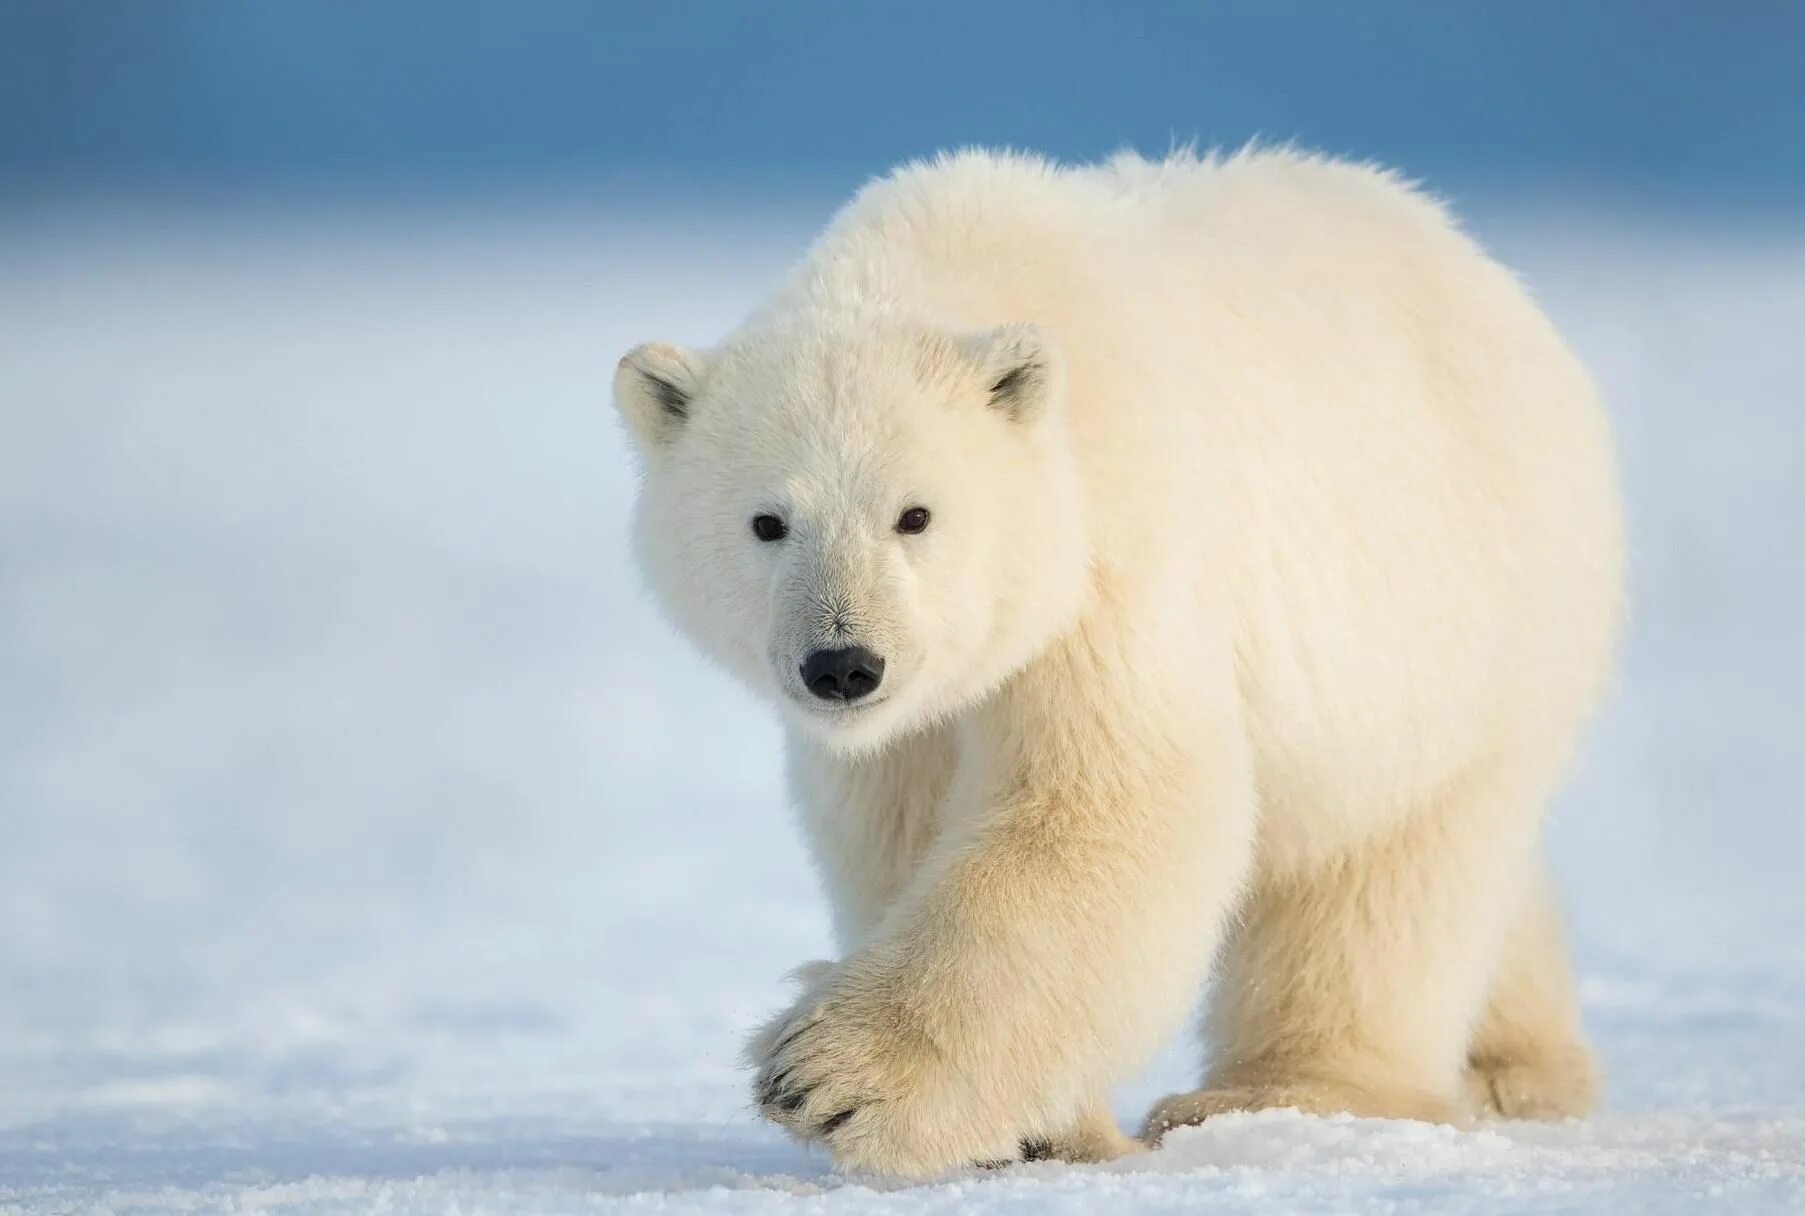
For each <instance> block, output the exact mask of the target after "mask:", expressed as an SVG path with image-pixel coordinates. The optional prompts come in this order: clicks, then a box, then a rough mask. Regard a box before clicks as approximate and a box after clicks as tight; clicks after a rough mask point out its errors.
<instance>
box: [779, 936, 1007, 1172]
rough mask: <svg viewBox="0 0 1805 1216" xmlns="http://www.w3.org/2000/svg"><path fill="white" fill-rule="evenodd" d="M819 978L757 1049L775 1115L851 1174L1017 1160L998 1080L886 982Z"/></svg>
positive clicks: (816, 976)
mask: <svg viewBox="0 0 1805 1216" xmlns="http://www.w3.org/2000/svg"><path fill="white" fill-rule="evenodd" d="M807 979H808V991H806V992H805V993H804V994H803V996H802V998H801V999H800V1000H799V1001H797V1002H796V1004H795V1005H794V1006H792V1008H791V1009H790V1010H789V1012H787V1013H785V1014H784V1015H782V1016H781V1017H779V1018H777V1019H776V1020H774V1021H773V1022H772V1023H771V1024H770V1025H769V1026H767V1027H766V1028H765V1029H764V1030H762V1031H761V1032H759V1034H757V1035H755V1036H754V1037H753V1040H752V1044H751V1046H750V1047H749V1049H748V1055H749V1056H751V1057H752V1063H753V1065H754V1066H755V1067H756V1069H757V1075H756V1077H755V1079H754V1082H753V1094H754V1097H755V1098H756V1100H757V1103H758V1108H759V1112H760V1113H761V1114H763V1115H764V1117H765V1118H767V1119H769V1120H771V1121H772V1122H773V1123H776V1124H778V1125H779V1126H781V1127H783V1128H784V1129H785V1130H786V1131H788V1132H789V1133H790V1134H791V1135H793V1136H795V1137H796V1138H797V1139H799V1140H803V1141H807V1142H814V1143H819V1144H823V1145H825V1146H826V1147H827V1149H828V1151H829V1152H831V1153H832V1154H833V1156H834V1159H835V1161H836V1162H838V1163H839V1164H840V1165H842V1166H844V1167H847V1168H850V1169H859V1170H870V1171H873V1172H877V1173H886V1174H902V1175H909V1176H917V1177H919V1176H922V1175H927V1174H934V1173H938V1172H941V1171H944V1170H949V1169H956V1168H960V1167H965V1166H970V1165H972V1164H976V1163H988V1162H993V1161H1009V1160H1014V1159H1015V1158H1016V1156H1017V1153H1018V1151H1019V1149H1018V1144H1019V1140H1020V1136H1019V1129H1018V1128H1017V1127H1015V1126H1014V1125H1013V1122H1012V1121H1011V1120H1008V1119H1006V1118H1004V1117H1000V1112H999V1111H998V1110H997V1108H996V1106H995V1104H994V1102H993V1099H994V1097H995V1091H994V1088H993V1087H992V1085H991V1084H990V1083H991V1082H992V1081H993V1080H994V1078H991V1077H988V1076H985V1075H971V1072H970V1071H969V1069H967V1068H962V1067H961V1066H960V1065H959V1064H958V1063H957V1062H956V1061H955V1060H954V1059H953V1058H951V1056H950V1055H949V1052H948V1049H947V1047H946V1046H943V1045H942V1040H939V1039H937V1038H936V1037H934V1036H933V1035H932V1034H930V1032H929V1030H928V1029H927V1028H926V1027H924V1026H923V1025H922V1024H921V1022H920V1019H919V1018H918V1017H917V1016H916V1015H914V1014H913V1013H912V1012H911V1011H910V1010H909V1009H908V1008H907V1007H906V1006H905V1005H904V1004H903V1003H902V1002H900V1001H898V1000H896V999H894V998H892V997H891V996H890V995H889V993H888V991H887V987H886V986H885V985H883V984H874V983H872V982H871V981H870V980H869V979H861V980H860V981H859V982H848V981H847V980H846V978H845V976H844V975H843V974H841V973H837V972H836V973H833V974H826V973H823V972H822V971H815V972H814V974H812V975H810V976H809V977H807ZM979 1058H982V1057H979Z"/></svg>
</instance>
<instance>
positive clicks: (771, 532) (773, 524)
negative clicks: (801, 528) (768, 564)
mask: <svg viewBox="0 0 1805 1216" xmlns="http://www.w3.org/2000/svg"><path fill="white" fill-rule="evenodd" d="M789 534H790V526H789V525H788V524H786V523H784V522H783V520H781V519H779V518H777V516H775V515H754V516H753V517H752V535H754V536H756V537H758V539H760V540H763V541H773V540H782V539H783V538H784V537H786V536H788V535H789Z"/></svg>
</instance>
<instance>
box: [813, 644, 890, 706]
mask: <svg viewBox="0 0 1805 1216" xmlns="http://www.w3.org/2000/svg"><path fill="white" fill-rule="evenodd" d="M802 682H803V683H804V684H806V685H808V690H809V691H810V692H812V693H814V694H815V695H816V696H817V697H820V698H821V699H822V700H823V701H856V700H858V699H859V698H860V697H866V696H870V695H871V694H872V693H873V692H875V691H877V686H878V685H879V684H882V683H883V682H884V660H883V659H882V658H881V657H879V656H878V655H875V654H872V653H871V652H870V651H869V650H866V649H865V648H864V647H863V646H843V647H841V648H840V649H838V650H817V651H815V653H813V654H811V655H809V657H808V658H806V659H804V660H803V661H802Z"/></svg>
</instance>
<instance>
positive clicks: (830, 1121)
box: [821, 1106, 859, 1136]
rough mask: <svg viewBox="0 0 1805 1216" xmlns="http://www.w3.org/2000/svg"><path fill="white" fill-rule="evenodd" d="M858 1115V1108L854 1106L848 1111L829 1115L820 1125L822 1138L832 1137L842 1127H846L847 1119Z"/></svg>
mask: <svg viewBox="0 0 1805 1216" xmlns="http://www.w3.org/2000/svg"><path fill="white" fill-rule="evenodd" d="M858 1113H859V1108H858V1107H856V1106H855V1107H853V1108H851V1109H850V1110H843V1111H841V1112H840V1113H839V1114H837V1115H830V1116H829V1117H828V1118H827V1119H826V1120H825V1121H824V1122H823V1123H822V1124H821V1134H822V1135H823V1136H831V1135H833V1134H834V1133H835V1132H837V1131H839V1130H840V1129H841V1128H842V1127H845V1126H846V1121H847V1120H848V1119H850V1118H852V1117H853V1116H854V1115H856V1114H858Z"/></svg>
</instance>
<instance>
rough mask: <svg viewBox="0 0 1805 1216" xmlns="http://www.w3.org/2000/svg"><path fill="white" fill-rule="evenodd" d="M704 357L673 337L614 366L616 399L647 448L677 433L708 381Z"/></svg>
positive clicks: (635, 351) (643, 348)
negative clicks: (674, 342)
mask: <svg viewBox="0 0 1805 1216" xmlns="http://www.w3.org/2000/svg"><path fill="white" fill-rule="evenodd" d="M704 367H705V364H704V362H703V360H702V357H701V356H699V355H697V354H695V353H693V352H691V351H687V350H684V349H683V348H682V347H681V346H672V345H671V344H670V343H668V342H647V343H645V344H644V345H643V346H635V347H634V348H633V349H632V350H630V351H628V352H627V353H626V354H624V355H622V356H621V360H620V366H619V367H617V368H615V369H614V404H615V407H616V408H617V409H619V410H620V412H621V417H622V418H623V419H625V420H626V423H627V429H628V430H629V431H631V432H632V434H633V438H634V439H635V440H636V441H637V442H638V443H639V445H640V447H641V448H643V449H644V450H646V451H655V450H656V449H658V448H661V447H663V446H664V445H665V444H667V443H669V442H670V441H671V440H672V439H674V438H676V436H677V432H678V431H680V430H681V429H682V428H683V424H684V423H685V422H687V421H688V420H689V409H690V403H691V402H692V401H694V400H695V396H696V391H697V389H698V388H700V386H701V383H702V372H703V370H704Z"/></svg>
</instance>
